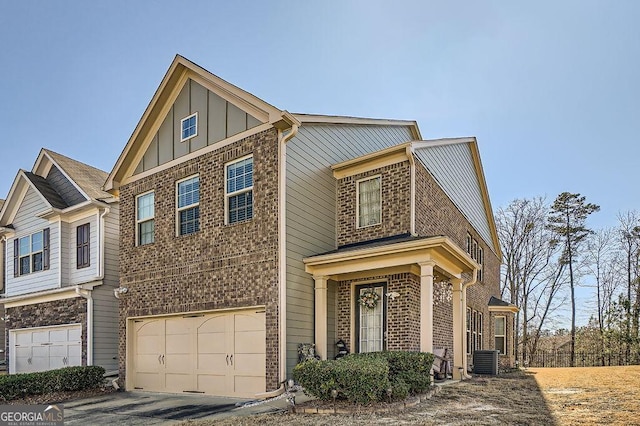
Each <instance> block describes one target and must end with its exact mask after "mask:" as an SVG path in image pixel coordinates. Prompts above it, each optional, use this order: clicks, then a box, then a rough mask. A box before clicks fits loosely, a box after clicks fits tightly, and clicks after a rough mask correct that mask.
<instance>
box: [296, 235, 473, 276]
mask: <svg viewBox="0 0 640 426" xmlns="http://www.w3.org/2000/svg"><path fill="white" fill-rule="evenodd" d="M303 261H304V264H305V270H306V272H308V273H310V274H312V275H316V276H327V277H329V278H331V279H339V278H340V279H344V278H345V276H346V275H350V274H362V273H372V272H374V271H376V270H393V272H396V271H398V270H404V271H410V272H414V273H415V274H416V275H420V272H419V270H420V268H419V265H420V264H421V263H425V262H433V263H434V265H435V266H436V267H437V268H438V271H440V272H441V273H443V274H444V275H446V276H448V277H454V278H461V275H462V274H463V273H465V272H470V273H472V272H473V270H474V269H479V267H480V266H479V265H478V264H477V263H476V262H475V261H474V260H473V259H471V257H470V256H469V255H468V254H467V253H466V252H464V251H463V250H462V249H461V248H459V247H458V246H457V245H456V244H454V243H453V241H451V240H450V239H449V238H448V237H445V236H442V235H439V236H432V237H413V236H410V235H409V234H403V235H399V236H396V237H390V238H383V239H379V240H373V241H369V242H366V243H359V244H351V245H349V246H344V247H341V248H339V249H337V250H334V251H330V252H327V253H324V254H319V255H315V256H310V257H307V258H305V259H303Z"/></svg>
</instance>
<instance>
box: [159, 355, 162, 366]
mask: <svg viewBox="0 0 640 426" xmlns="http://www.w3.org/2000/svg"><path fill="white" fill-rule="evenodd" d="M160 358H162V355H158V364H162V361H160Z"/></svg>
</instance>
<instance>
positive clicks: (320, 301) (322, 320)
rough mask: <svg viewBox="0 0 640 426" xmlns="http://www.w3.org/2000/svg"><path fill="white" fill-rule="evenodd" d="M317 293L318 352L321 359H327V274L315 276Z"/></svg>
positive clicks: (316, 330)
mask: <svg viewBox="0 0 640 426" xmlns="http://www.w3.org/2000/svg"><path fill="white" fill-rule="evenodd" d="M313 280H314V281H315V295H316V302H315V304H316V315H315V333H316V353H317V354H318V355H319V356H320V358H321V359H327V281H328V278H327V277H326V276H316V275H314V276H313Z"/></svg>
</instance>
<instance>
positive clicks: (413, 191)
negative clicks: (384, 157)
mask: <svg viewBox="0 0 640 426" xmlns="http://www.w3.org/2000/svg"><path fill="white" fill-rule="evenodd" d="M413 153H414V151H413V144H409V145H407V158H408V159H409V170H410V174H411V176H410V179H411V188H410V195H409V197H410V200H409V202H410V216H411V218H410V222H411V225H410V226H411V229H410V231H409V232H411V235H412V236H414V237H415V236H417V235H418V234H417V233H416V159H415V158H414V156H413Z"/></svg>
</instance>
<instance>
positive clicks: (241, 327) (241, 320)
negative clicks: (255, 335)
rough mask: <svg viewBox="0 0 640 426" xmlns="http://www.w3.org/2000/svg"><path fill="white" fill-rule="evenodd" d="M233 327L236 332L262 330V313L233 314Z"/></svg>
mask: <svg viewBox="0 0 640 426" xmlns="http://www.w3.org/2000/svg"><path fill="white" fill-rule="evenodd" d="M234 329H235V331H236V332H239V331H255V330H264V314H253V315H248V314H235V315H234Z"/></svg>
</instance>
